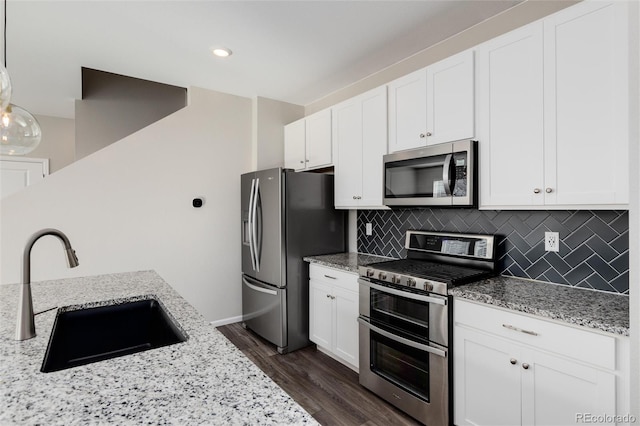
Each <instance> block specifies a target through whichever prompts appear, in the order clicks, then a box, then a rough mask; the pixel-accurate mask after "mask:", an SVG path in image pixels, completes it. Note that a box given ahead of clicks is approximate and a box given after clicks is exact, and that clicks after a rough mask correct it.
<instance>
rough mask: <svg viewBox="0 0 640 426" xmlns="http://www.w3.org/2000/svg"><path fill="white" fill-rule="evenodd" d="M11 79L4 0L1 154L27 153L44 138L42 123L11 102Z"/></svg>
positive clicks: (0, 119) (0, 98) (0, 116)
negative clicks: (8, 66) (8, 70)
mask: <svg viewBox="0 0 640 426" xmlns="http://www.w3.org/2000/svg"><path fill="white" fill-rule="evenodd" d="M11 92H12V89H11V80H10V79H9V73H8V72H7V0H4V66H0V107H1V109H0V154H1V155H25V154H28V153H30V152H31V151H33V150H34V149H36V147H37V146H38V145H39V144H40V140H41V139H42V130H40V124H38V121H37V120H36V119H35V117H34V116H33V115H31V114H30V113H29V112H28V111H27V110H25V109H23V108H20V107H19V106H17V105H13V104H12V103H10V101H11Z"/></svg>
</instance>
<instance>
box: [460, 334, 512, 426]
mask: <svg viewBox="0 0 640 426" xmlns="http://www.w3.org/2000/svg"><path fill="white" fill-rule="evenodd" d="M453 335H454V348H455V351H454V352H453V356H454V371H455V375H454V380H455V383H454V387H453V389H454V392H455V396H454V400H455V404H454V407H455V408H454V409H455V419H454V422H455V424H457V425H461V426H462V425H477V426H498V425H505V426H507V425H508V426H513V425H519V424H521V416H522V411H521V409H522V399H521V394H520V389H521V372H520V370H522V368H521V367H520V363H521V362H522V360H521V359H520V348H519V346H517V345H514V344H512V343H510V342H508V341H506V340H502V339H496V338H494V337H492V336H489V335H488V334H485V333H479V332H476V331H474V330H469V329H467V328H463V327H456V328H455V330H454V333H453Z"/></svg>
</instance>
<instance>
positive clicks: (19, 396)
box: [0, 271, 317, 425]
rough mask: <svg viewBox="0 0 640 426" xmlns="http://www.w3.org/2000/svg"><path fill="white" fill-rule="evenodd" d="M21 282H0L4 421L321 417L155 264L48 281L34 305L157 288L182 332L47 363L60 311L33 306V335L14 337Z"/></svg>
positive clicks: (242, 421)
mask: <svg viewBox="0 0 640 426" xmlns="http://www.w3.org/2000/svg"><path fill="white" fill-rule="evenodd" d="M19 287H20V285H17V284H16V285H0V407H2V408H1V409H0V424H2V425H23V424H25V425H36V424H46V425H103V424H117V425H137V424H169V425H202V424H208V425H213V424H225V425H227V424H231V425H247V424H251V425H253V424H269V425H275V424H278V425H279V424H317V423H316V421H315V420H314V419H313V418H312V417H311V416H310V415H309V414H308V413H307V412H306V411H304V410H303V409H302V407H300V406H299V405H298V404H297V403H296V402H295V401H294V400H293V399H291V397H290V396H289V395H287V394H286V393H285V392H284V391H283V390H282V389H281V388H280V387H278V385H276V384H275V383H274V382H273V381H272V380H271V379H270V378H268V377H267V376H266V375H265V374H264V373H263V372H262V371H261V370H260V369H259V368H258V367H257V366H256V365H255V364H253V363H252V362H251V361H250V360H249V359H248V358H246V357H245V356H244V355H243V354H242V352H240V351H239V350H238V349H237V348H236V347H235V346H234V345H233V344H232V343H231V342H229V341H228V340H227V338H226V337H224V336H223V335H222V334H221V333H220V332H219V331H217V330H216V329H215V328H214V327H213V326H211V325H210V324H208V323H207V322H206V321H205V319H204V318H203V317H202V316H201V315H200V314H199V313H198V312H197V311H196V310H195V309H194V308H193V307H192V306H191V305H189V304H188V303H187V302H186V301H185V300H184V299H182V298H181V297H180V296H179V295H178V294H177V293H176V292H175V291H174V290H173V289H172V288H171V287H170V286H169V285H168V284H167V283H165V282H164V281H163V280H162V278H160V277H159V276H158V274H156V273H155V272H153V271H144V272H132V273H123V274H113V275H102V276H95V277H87V278H70V279H62V280H56V281H43V282H38V283H34V284H33V285H32V291H33V301H34V310H35V311H36V312H39V311H42V310H44V309H48V308H50V307H53V306H58V307H62V306H68V305H78V304H86V303H90V302H97V301H104V300H113V299H120V298H129V297H132V298H134V297H135V296H140V295H146V294H152V295H154V296H156V298H157V299H158V300H160V301H161V303H162V304H163V305H164V306H165V307H166V309H167V310H168V311H169V312H170V313H171V315H172V316H173V317H174V318H175V320H176V321H177V322H178V323H179V324H180V326H181V327H182V328H183V329H184V331H185V332H186V333H187V334H188V336H189V339H188V340H187V341H186V342H183V343H178V344H175V345H171V346H165V347H162V348H157V349H152V350H148V351H146V352H140V353H137V354H132V355H127V356H123V357H120V358H113V359H110V360H105V361H101V362H97V363H93V364H87V365H83V366H80V367H75V368H70V369H67V370H62V371H57V372H52V373H41V372H40V366H41V364H42V360H43V358H44V353H45V349H46V347H47V344H48V341H49V335H50V333H51V328H52V325H53V321H54V319H55V316H56V311H57V310H53V311H49V312H46V313H43V314H40V315H37V316H36V321H35V322H36V333H37V336H36V337H35V338H33V339H30V340H26V341H22V342H18V341H15V340H13V339H14V330H15V321H16V308H17V304H18V290H19Z"/></svg>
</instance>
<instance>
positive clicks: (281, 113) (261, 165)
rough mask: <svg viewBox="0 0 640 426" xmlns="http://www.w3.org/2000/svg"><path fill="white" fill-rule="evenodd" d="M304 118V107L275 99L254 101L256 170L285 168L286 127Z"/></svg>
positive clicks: (259, 98)
mask: <svg viewBox="0 0 640 426" xmlns="http://www.w3.org/2000/svg"><path fill="white" fill-rule="evenodd" d="M302 117H304V107H303V106H301V105H295V104H290V103H287V102H281V101H276V100H273V99H268V98H262V97H257V98H255V99H254V100H253V155H254V159H253V161H254V162H253V164H254V168H255V170H263V169H270V168H272V167H284V125H285V124H289V123H291V122H293V121H296V120H297V119H299V118H302Z"/></svg>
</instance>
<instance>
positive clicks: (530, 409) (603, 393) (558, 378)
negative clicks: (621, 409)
mask: <svg viewBox="0 0 640 426" xmlns="http://www.w3.org/2000/svg"><path fill="white" fill-rule="evenodd" d="M528 352H529V353H528V354H525V355H524V356H523V362H526V363H527V364H528V368H527V369H523V368H522V366H523V365H524V364H520V370H521V372H522V382H523V387H522V401H523V405H522V407H523V408H522V423H523V424H528V425H569V424H576V423H581V422H580V420H579V418H577V417H576V416H578V415H580V414H596V413H600V414H604V413H607V414H610V415H613V414H614V413H616V377H615V374H614V373H612V372H606V371H602V370H599V369H596V368H594V367H589V366H586V365H582V364H579V363H576V362H575V361H570V360H568V359H564V358H561V357H559V356H554V355H551V354H546V353H543V352H537V351H528ZM582 423H584V421H582Z"/></svg>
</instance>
